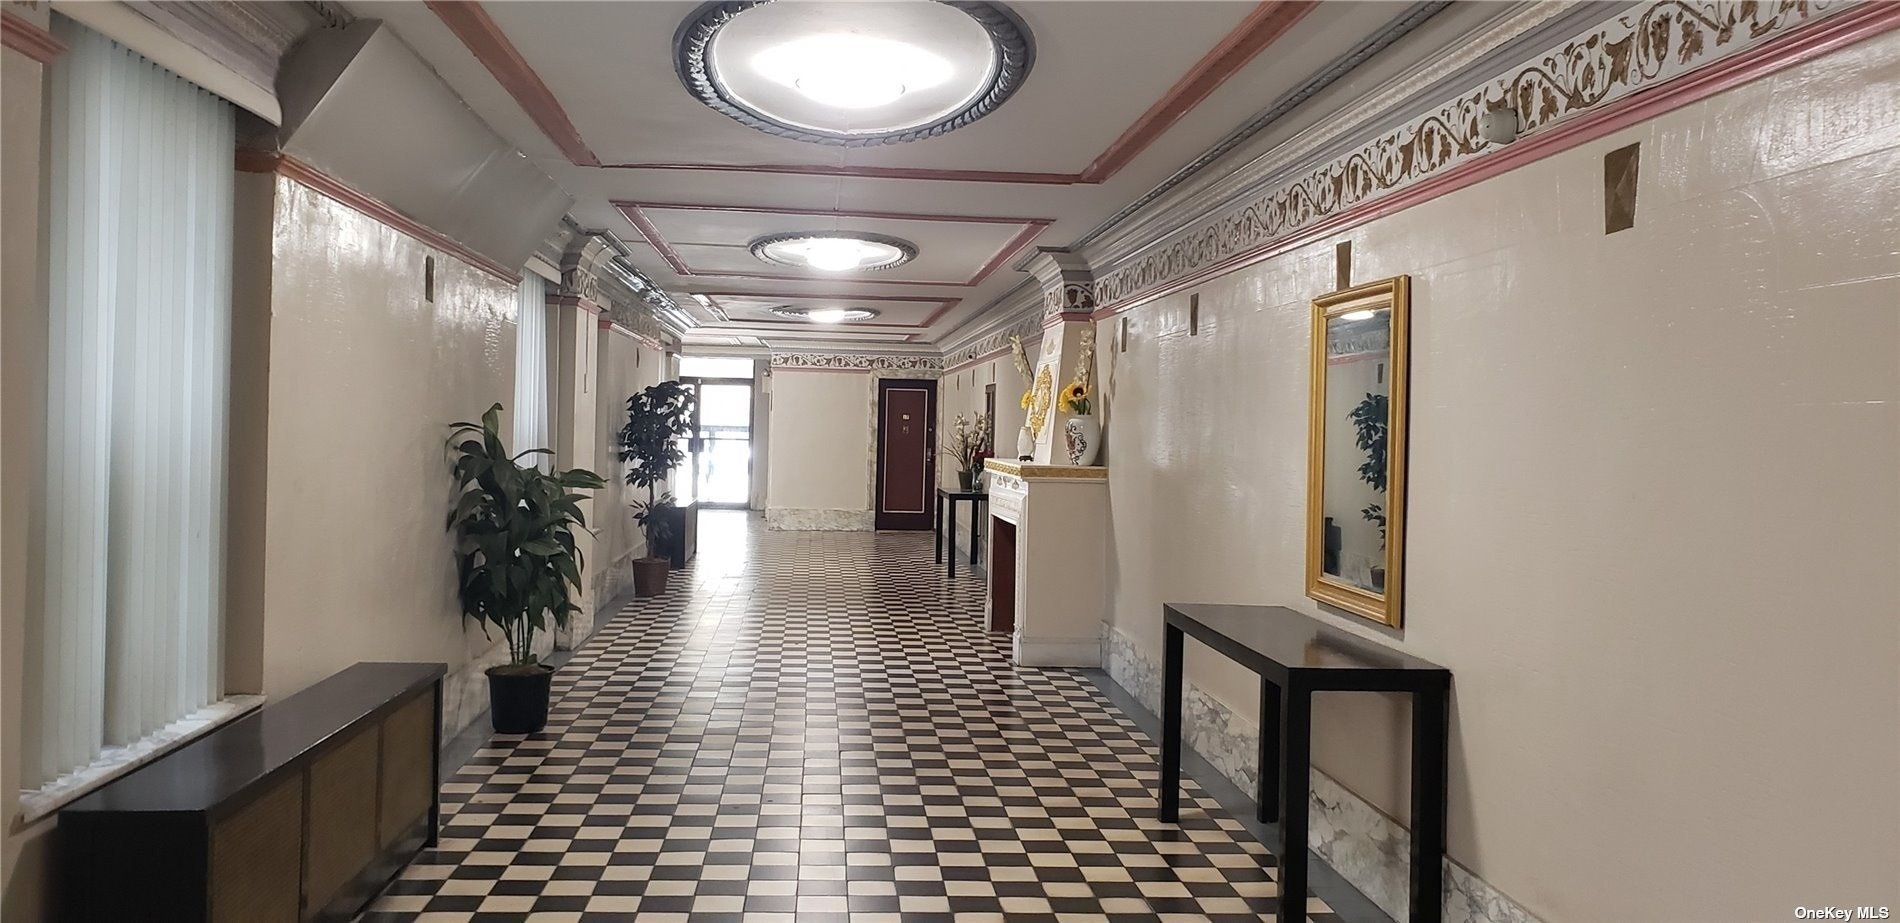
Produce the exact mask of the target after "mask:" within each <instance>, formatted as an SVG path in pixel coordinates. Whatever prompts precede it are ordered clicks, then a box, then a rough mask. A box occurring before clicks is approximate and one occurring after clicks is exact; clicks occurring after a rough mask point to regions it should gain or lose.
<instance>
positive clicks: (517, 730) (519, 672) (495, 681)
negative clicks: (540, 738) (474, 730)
mask: <svg viewBox="0 0 1900 923" xmlns="http://www.w3.org/2000/svg"><path fill="white" fill-rule="evenodd" d="M485 672H487V674H488V716H489V719H490V720H491V721H492V722H493V723H494V725H495V733H497V734H533V733H536V732H538V731H540V730H541V729H542V728H545V727H547V726H548V687H549V685H550V684H551V683H553V681H554V668H552V667H548V666H545V665H542V664H533V665H521V664H502V665H501V666H496V667H489V668H488V669H487V670H486V671H485Z"/></svg>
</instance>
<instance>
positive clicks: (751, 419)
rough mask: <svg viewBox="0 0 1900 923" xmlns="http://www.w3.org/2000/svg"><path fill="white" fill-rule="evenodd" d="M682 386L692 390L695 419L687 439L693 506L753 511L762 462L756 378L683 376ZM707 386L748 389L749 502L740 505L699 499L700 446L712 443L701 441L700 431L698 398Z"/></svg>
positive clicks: (746, 410) (747, 469)
mask: <svg viewBox="0 0 1900 923" xmlns="http://www.w3.org/2000/svg"><path fill="white" fill-rule="evenodd" d="M680 383H681V384H684V385H688V386H690V387H691V388H692V389H693V419H692V426H693V435H691V436H689V437H687V440H686V470H687V472H688V474H687V476H688V477H691V478H692V479H693V504H694V506H695V507H697V508H699V509H702V510H744V509H750V508H751V507H752V474H753V466H754V465H755V464H757V463H758V460H759V456H758V452H757V451H755V450H756V449H757V447H758V429H759V383H758V380H757V379H753V378H706V377H702V376H699V375H682V376H680ZM705 385H744V386H745V387H746V394H747V400H746V408H745V413H746V418H745V443H746V450H747V451H746V458H745V480H746V499H744V500H740V501H737V502H721V503H713V502H710V501H707V500H702V499H700V496H699V450H700V443H702V442H709V441H711V440H707V439H701V438H700V436H699V429H700V426H699V423H700V421H699V413H700V403H701V402H700V399H699V398H700V393H701V391H700V389H701V388H702V387H704V386H705Z"/></svg>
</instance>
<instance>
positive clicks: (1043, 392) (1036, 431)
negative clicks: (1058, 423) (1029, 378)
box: [1029, 365, 1056, 439]
mask: <svg viewBox="0 0 1900 923" xmlns="http://www.w3.org/2000/svg"><path fill="white" fill-rule="evenodd" d="M1055 387H1056V382H1055V375H1054V374H1053V373H1052V372H1050V371H1049V366H1046V365H1045V366H1043V367H1042V371H1040V372H1037V373H1036V390H1035V393H1034V394H1032V395H1031V396H1030V398H1029V435H1030V436H1032V437H1035V438H1038V439H1039V438H1041V437H1042V428H1043V427H1044V426H1045V425H1047V424H1048V422H1049V402H1050V399H1051V397H1053V396H1054V394H1055Z"/></svg>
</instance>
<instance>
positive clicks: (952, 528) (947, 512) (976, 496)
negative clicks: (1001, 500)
mask: <svg viewBox="0 0 1900 923" xmlns="http://www.w3.org/2000/svg"><path fill="white" fill-rule="evenodd" d="M989 499H990V495H989V494H987V493H985V492H983V491H980V490H951V489H950V488H948V487H939V488H937V560H939V561H941V560H943V559H944V555H945V549H944V545H945V543H946V541H947V542H948V544H949V551H948V553H949V557H950V576H952V577H955V576H956V575H957V504H958V503H962V502H965V501H968V502H969V504H970V563H971V564H975V563H976V562H977V561H978V560H979V558H977V552H976V548H977V545H978V543H979V542H981V541H982V536H983V533H982V530H981V527H982V525H983V516H982V504H984V503H988V502H989ZM946 537H947V538H946Z"/></svg>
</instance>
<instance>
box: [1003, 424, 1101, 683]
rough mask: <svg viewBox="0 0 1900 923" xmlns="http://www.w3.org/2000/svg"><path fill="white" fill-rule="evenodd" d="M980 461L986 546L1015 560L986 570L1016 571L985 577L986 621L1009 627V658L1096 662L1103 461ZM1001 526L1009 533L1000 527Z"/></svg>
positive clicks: (1053, 663)
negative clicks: (985, 486)
mask: <svg viewBox="0 0 1900 923" xmlns="http://www.w3.org/2000/svg"><path fill="white" fill-rule="evenodd" d="M985 467H986V468H987V469H988V471H989V474H988V478H989V483H990V487H989V492H990V504H989V511H990V517H991V519H990V532H991V536H990V541H989V543H988V545H989V553H990V555H992V556H994V555H996V554H999V553H1005V554H1007V553H1011V552H1012V551H1013V557H1014V561H1013V563H1014V567H1013V568H1011V567H1007V566H1001V567H999V566H998V564H997V562H995V561H994V560H992V561H991V563H990V570H989V572H990V573H991V574H995V575H998V576H1001V575H1003V574H1008V573H1011V572H1012V571H1013V573H1014V574H1015V579H1014V580H1013V581H1009V582H1008V584H1009V585H1005V581H1003V580H1000V579H997V580H992V581H991V585H990V597H989V611H988V612H987V613H986V615H987V616H988V617H989V619H990V625H991V628H992V629H993V630H995V629H999V628H1006V629H1007V630H1009V631H1010V632H1011V635H1012V637H1011V642H1012V643H1011V650H1012V659H1014V660H1015V662H1016V663H1018V664H1021V665H1023V666H1036V667H1099V666H1101V665H1102V642H1101V623H1102V616H1103V615H1104V609H1103V607H1104V605H1105V604H1106V595H1105V587H1106V586H1107V580H1106V568H1107V555H1108V548H1107V544H1106V540H1105V536H1106V535H1107V534H1108V469H1107V468H1105V467H1101V466H1092V467H1078V466H1073V465H1036V464H1027V463H1019V462H1011V461H998V460H995V459H992V460H990V461H989V462H987V463H986V465H985ZM1005 528H1006V529H1008V530H1011V532H1012V533H1013V534H1011V535H999V534H998V533H999V532H1002V531H1003V530H1004V529H1005ZM999 594H1008V595H1006V596H1001V597H1000V598H999ZM999 615H1000V616H1004V617H1003V618H1000V619H999Z"/></svg>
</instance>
